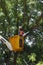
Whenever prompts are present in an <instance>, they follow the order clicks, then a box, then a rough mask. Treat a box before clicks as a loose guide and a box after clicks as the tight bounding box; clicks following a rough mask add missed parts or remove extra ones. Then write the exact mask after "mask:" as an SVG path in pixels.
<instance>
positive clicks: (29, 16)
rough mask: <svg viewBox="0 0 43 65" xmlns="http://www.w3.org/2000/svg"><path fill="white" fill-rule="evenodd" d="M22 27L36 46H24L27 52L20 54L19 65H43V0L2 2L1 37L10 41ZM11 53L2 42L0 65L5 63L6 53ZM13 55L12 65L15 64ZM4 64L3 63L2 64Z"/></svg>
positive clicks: (0, 0) (3, 0)
mask: <svg viewBox="0 0 43 65" xmlns="http://www.w3.org/2000/svg"><path fill="white" fill-rule="evenodd" d="M19 25H22V27H23V30H24V32H27V31H29V35H28V36H27V37H28V38H29V40H30V41H32V39H33V38H34V39H35V41H34V43H35V45H32V47H31V46H29V45H27V42H26V43H25V45H24V48H25V50H24V51H23V52H21V53H19V54H18V57H17V65H43V0H0V35H2V36H3V37H5V38H6V39H8V37H9V36H14V35H16V34H18V27H19ZM5 51H7V52H8V51H9V50H8V49H7V48H6V46H5V45H4V44H1V42H0V65H3V63H4V55H3V54H4V53H5ZM13 56H14V55H13V53H12V55H11V58H10V63H11V64H13ZM2 62H3V63H2Z"/></svg>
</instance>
